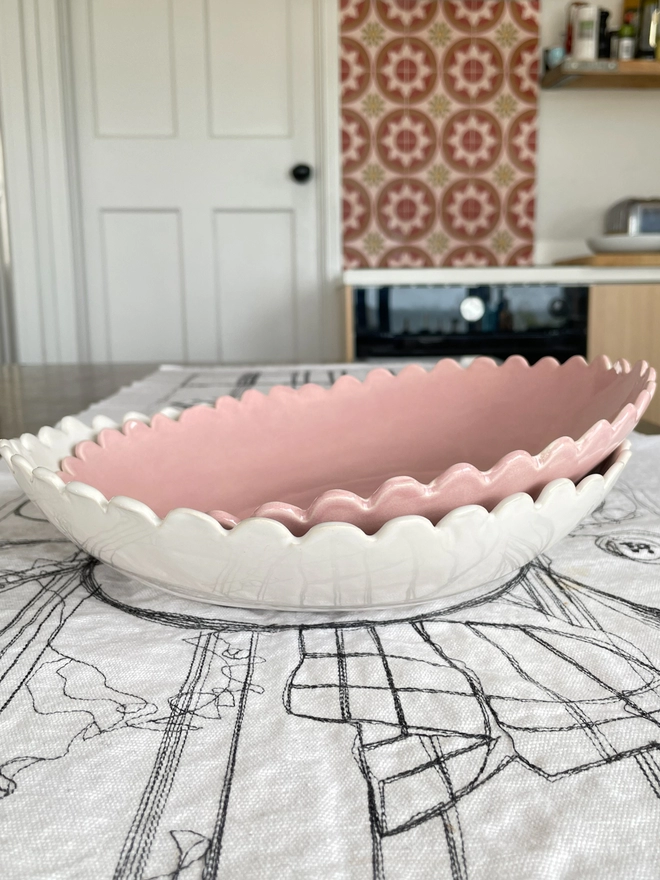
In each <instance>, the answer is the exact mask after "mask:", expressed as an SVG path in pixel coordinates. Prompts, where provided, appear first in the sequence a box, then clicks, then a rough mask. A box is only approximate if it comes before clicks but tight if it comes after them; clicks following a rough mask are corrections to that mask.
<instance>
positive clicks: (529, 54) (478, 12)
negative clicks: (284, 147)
mask: <svg viewBox="0 0 660 880" xmlns="http://www.w3.org/2000/svg"><path fill="white" fill-rule="evenodd" d="M339 2H340V13H341V96H342V97H341V99H342V157H343V175H344V178H343V195H344V205H343V212H344V217H343V229H344V262H345V266H346V268H352V269H354V268H367V267H373V266H380V267H391V268H400V267H415V268H416V267H424V266H489V265H526V264H529V263H530V262H531V260H532V248H533V238H534V198H535V167H536V164H535V160H536V102H537V94H538V54H539V46H538V27H539V15H540V0H520V2H515V0H456V2H454V0H339Z"/></svg>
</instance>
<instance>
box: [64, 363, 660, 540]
mask: <svg viewBox="0 0 660 880" xmlns="http://www.w3.org/2000/svg"><path fill="white" fill-rule="evenodd" d="M521 368H523V369H527V370H533V371H540V370H546V369H548V368H552V369H557V370H561V371H565V372H568V371H570V370H573V369H575V368H579V369H586V370H605V371H607V370H614V371H616V372H617V373H626V374H627V373H630V372H631V371H632V370H636V369H638V370H639V375H640V379H641V378H643V377H644V376H645V375H646V377H647V381H646V385H645V387H644V388H643V390H642V391H641V392H639V394H638V395H637V397H636V399H635V401H634V402H633V401H630V402H628V403H626V404H625V405H624V406H623V407H622V408H621V410H620V411H619V413H618V414H617V416H616V417H615V418H614V419H613V420H612V421H611V422H610V421H608V420H606V419H601V420H599V421H598V422H596V423H595V424H594V425H593V426H592V427H591V428H589V430H588V431H586V432H585V433H584V434H583V435H582V436H581V437H580V438H579V439H578V440H573V439H572V438H571V437H559V438H557V439H556V440H554V441H553V442H552V443H550V444H549V445H548V446H547V447H546V448H545V449H543V450H542V451H541V452H540V453H538V454H537V455H531V454H530V453H528V452H526V451H524V450H516V451H513V452H510V453H508V454H507V455H505V456H504V457H503V458H501V459H500V460H499V461H498V462H497V463H496V464H495V465H494V466H493V467H492V468H490V469H489V470H483V471H482V470H479V469H478V468H476V467H475V466H473V465H471V464H469V463H467V462H463V463H457V464H455V465H453V466H452V467H450V468H449V469H448V470H446V471H444V472H443V473H442V474H440V475H439V476H438V477H436V478H435V479H434V480H433V481H431V482H430V483H420V482H418V481H417V480H415V479H414V478H412V477H407V476H396V477H392V478H390V479H388V480H386V481H384V482H383V483H382V484H381V485H380V486H379V487H378V488H377V489H376V491H375V492H373V493H372V494H371V495H370V496H369V497H367V498H365V497H362V496H360V495H357V494H355V493H353V492H350V491H348V490H344V489H331V490H328V491H326V492H324V493H322V494H321V495H320V496H319V497H318V498H316V499H315V500H314V502H313V503H312V504H311V505H309V506H308V507H307V508H304V509H303V508H300V507H297V506H296V505H293V504H290V503H288V502H281V501H270V502H266V503H264V504H262V505H260V506H259V507H257V508H256V509H255V510H254V511H253V512H252V513H251V514H250V516H249V517H242V518H239V517H237V516H235V515H234V514H232V513H230V512H228V511H224V510H212V511H208V514H209V515H210V516H212V517H213V518H214V519H215V520H216V521H217V522H219V523H220V524H221V525H222V526H223V527H225V528H233V527H235V526H236V525H238V523H239V522H241V521H243V519H246V518H256V517H263V518H268V519H273V520H276V521H278V522H280V523H281V524H282V525H284V526H285V527H286V528H287V529H289V530H290V531H291V532H292V533H293V534H294V535H296V536H298V537H300V536H301V535H303V534H305V533H306V532H307V531H308V530H309V529H310V528H312V527H313V526H315V525H319V524H320V523H323V522H332V521H335V522H336V521H345V522H352V523H355V524H357V525H358V526H359V527H360V528H361V529H362V530H363V531H365V532H366V533H368V534H374V533H375V532H376V531H378V530H379V529H380V528H382V526H383V524H384V523H385V522H386V521H387V520H388V519H390V518H392V517H391V516H390V515H388V512H387V508H388V507H390V505H391V504H392V503H393V502H395V501H398V502H399V504H400V503H401V501H402V500H403V501H404V507H405V509H403V510H401V512H397V513H396V514H395V516H405V515H411V514H417V515H422V516H426V517H427V518H429V519H431V521H432V522H434V523H436V522H438V521H439V520H440V519H442V518H443V517H444V516H445V515H446V514H447V513H448V512H449V511H450V510H452V509H455V507H456V506H464V505H465V504H471V503H476V504H479V505H480V506H484V507H486V508H487V509H493V508H494V507H495V506H496V505H497V504H498V503H499V502H500V501H501V500H502V497H503V495H502V492H501V491H498V487H499V486H501V485H502V484H503V483H504V482H506V480H507V478H508V477H509V475H510V474H511V472H512V470H513V469H514V468H515V470H516V471H517V475H518V478H519V479H527V480H529V481H530V482H535V483H537V485H536V494H538V493H539V492H540V491H541V490H542V488H543V486H544V485H545V484H546V483H547V482H549V480H548V479H545V478H544V475H546V476H547V474H548V473H551V472H552V467H553V463H554V462H556V461H558V460H559V459H561V460H562V463H563V464H564V465H565V464H566V463H567V462H569V463H577V462H578V461H579V459H580V457H581V456H582V455H583V453H584V452H585V450H589V449H592V448H593V447H594V446H595V447H597V448H600V449H603V450H604V453H603V457H606V456H607V455H608V454H609V453H610V452H611V451H612V450H613V449H614V448H616V447H617V446H618V445H619V444H620V443H621V442H622V441H623V440H624V439H625V438H626V437H627V436H628V434H629V433H630V432H631V431H632V430H633V429H634V427H635V425H636V424H637V423H638V422H639V420H640V419H641V417H642V415H643V414H644V412H645V410H646V408H647V407H648V405H649V403H650V401H651V399H652V397H653V394H654V392H655V389H656V371H655V370H654V369H653V368H652V367H650V366H649V365H648V363H647V362H646V361H642V360H640V361H638V362H637V363H636V364H634V365H633V366H631V365H630V363H629V362H628V361H626V360H623V359H622V360H619V361H617V362H615V363H612V362H611V361H610V359H609V358H607V357H606V356H605V355H602V356H601V357H599V358H596V359H594V360H593V361H592V362H591V363H587V362H586V360H585V359H584V358H582V357H581V356H579V355H578V356H575V357H572V358H570V359H569V360H568V361H566V362H565V363H563V364H560V363H559V362H558V361H557V360H556V359H555V358H552V357H545V358H542V359H541V360H539V361H537V362H536V363H535V364H533V365H530V364H529V363H528V362H527V360H526V359H525V358H523V357H521V356H519V355H514V356H512V357H510V358H508V359H507V360H506V361H505V362H504V363H503V364H501V365H500V364H497V363H496V362H495V361H494V360H492V358H476V359H475V360H474V361H473V362H472V363H471V364H470V365H469V366H468V367H461V366H460V364H459V363H457V362H456V361H454V360H450V359H445V360H442V361H439V362H438V363H437V364H436V365H435V366H434V367H433V368H432V370H430V371H427V370H425V369H424V367H422V366H420V365H418V364H410V365H408V366H406V367H404V368H403V369H402V370H401V371H400V372H399V373H398V374H397V375H393V374H392V373H391V372H390V371H389V370H386V369H383V368H376V369H374V370H371V371H370V372H369V373H367V375H366V376H365V378H364V379H362V380H360V379H358V378H357V377H355V376H351V375H345V376H341V377H340V378H339V379H338V380H337V381H336V382H335V383H334V385H332V386H331V387H330V388H323V387H322V386H319V385H315V384H312V383H309V384H307V385H303V386H301V387H300V388H297V389H293V388H290V387H288V386H274V387H273V388H271V389H269V390H268V391H267V392H265V393H264V392H261V391H258V390H256V389H249V390H248V391H246V392H245V394H244V395H243V396H242V398H241V399H240V400H236V399H235V398H232V397H229V396H223V397H220V398H218V399H217V400H216V402H215V405H214V406H210V407H209V405H207V404H197V405H195V406H193V407H189V408H188V409H184V410H182V411H179V412H178V413H176V414H175V413H174V412H173V411H172V410H171V409H169V410H166V411H164V412H162V413H158V414H156V415H155V416H153V418H152V419H147V418H146V417H141V416H139V414H131V418H129V417H125V420H124V425H123V426H122V427H121V428H119V426H117V427H110V426H108V427H105V428H104V429H103V430H102V431H100V432H99V434H98V435H97V437H96V438H95V439H91V440H84V441H82V442H81V443H79V444H78V445H77V446H76V448H75V450H74V454H73V455H72V456H69V457H67V458H65V459H64V460H63V461H62V462H61V471H60V472H59V476H60V477H61V478H62V479H64V480H65V482H70V481H73V480H76V477H75V462H76V460H77V459H81V460H86V459H88V457H89V456H90V455H95V454H98V453H99V452H100V451H101V450H102V449H103V448H107V447H110V446H116V445H117V444H118V443H121V442H123V441H126V440H127V439H128V437H127V425H128V424H129V423H133V425H134V419H135V417H136V416H138V417H139V420H140V425H139V428H140V429H141V430H145V429H147V430H156V431H162V430H168V429H172V428H174V426H175V425H176V424H177V423H181V424H184V425H185V423H186V421H187V420H188V419H189V418H190V415H189V414H190V413H191V411H194V410H198V409H201V408H205V409H209V408H211V409H215V411H217V412H219V413H222V412H223V410H224V411H225V412H226V413H228V412H231V411H233V412H236V411H237V408H238V407H251V406H254V405H261V404H262V403H263V401H264V399H265V398H270V399H271V400H272V401H277V400H278V398H279V397H281V396H286V397H287V398H289V399H292V400H298V401H300V402H301V404H302V403H304V401H305V399H309V396H310V395H314V396H315V397H316V396H318V395H319V394H322V395H327V394H337V393H343V394H345V393H356V392H358V393H359V392H360V391H361V390H363V389H365V388H368V387H369V385H371V384H373V383H375V382H396V381H398V380H400V379H401V378H402V377H410V376H411V374H412V373H417V374H423V375H428V373H435V372H436V371H444V372H447V373H449V372H451V373H454V374H456V373H459V374H460V373H466V372H468V371H470V370H475V369H498V370H502V369H521ZM556 478H557V476H556V475H555V476H552V477H551V479H556ZM507 494H509V493H507ZM459 495H460V496H461V497H466V496H468V497H473V498H475V499H476V500H474V501H461V500H460V498H458V500H456V499H457V497H458V496H459Z"/></svg>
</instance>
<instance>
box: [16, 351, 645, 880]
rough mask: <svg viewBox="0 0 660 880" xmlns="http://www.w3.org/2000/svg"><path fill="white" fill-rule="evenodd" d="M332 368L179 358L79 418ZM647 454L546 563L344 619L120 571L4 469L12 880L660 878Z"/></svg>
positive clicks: (637, 444) (323, 378)
mask: <svg viewBox="0 0 660 880" xmlns="http://www.w3.org/2000/svg"><path fill="white" fill-rule="evenodd" d="M350 369H352V370H355V371H356V372H357V373H361V372H364V368H350ZM341 371H342V370H341V367H337V368H332V367H331V368H327V367H309V368H301V367H299V368H270V369H261V368H254V369H204V370H198V369H192V368H190V369H181V368H165V369H162V370H160V371H159V372H158V373H156V374H154V375H153V376H150V377H149V378H147V379H145V380H144V381H141V382H139V383H137V384H136V385H134V386H132V387H131V388H129V389H125V390H123V391H122V392H120V393H119V394H117V395H116V396H114V397H113V398H111V399H109V400H108V401H106V402H104V403H103V404H101V405H99V406H98V407H95V408H93V410H90V411H89V412H88V413H87V414H86V417H89V416H90V415H91V414H92V412H103V413H106V414H108V415H112V416H117V417H119V416H121V415H122V414H123V413H125V412H126V411H128V410H138V411H142V412H153V411H155V410H157V409H160V408H162V407H164V406H165V405H167V404H170V403H176V404H192V403H195V402H198V401H200V400H207V399H213V398H214V397H215V396H217V394H220V393H232V394H234V395H237V396H238V395H239V394H240V393H241V392H242V390H244V389H246V388H249V387H256V388H264V387H267V386H269V385H272V384H276V383H287V384H293V385H297V384H301V383H303V382H305V381H310V380H311V381H317V382H320V383H322V384H328V383H330V382H332V381H334V379H335V378H336V377H337V376H338V375H339V374H340V372H341ZM634 448H635V454H634V456H633V458H632V461H631V463H630V465H629V467H628V469H627V471H626V472H625V474H624V476H623V478H622V480H621V482H620V483H619V485H618V487H617V488H616V489H615V491H614V493H613V494H612V495H611V496H610V498H609V500H608V501H607V502H606V504H605V505H604V506H603V507H602V508H600V509H599V510H598V511H596V513H595V514H594V515H593V516H592V518H591V519H590V520H589V521H587V522H584V523H583V524H582V525H581V526H580V528H579V529H578V530H577V531H576V532H575V533H574V534H572V535H571V536H569V537H568V538H567V539H566V540H564V541H563V542H562V543H561V544H560V545H559V546H557V547H556V548H555V550H554V551H553V552H552V554H551V557H550V558H540V559H538V560H536V561H535V562H534V563H533V564H532V565H530V566H529V567H528V568H526V569H524V570H522V571H520V572H519V573H517V574H516V575H515V576H513V577H511V578H509V579H508V580H507V581H506V582H503V581H501V582H498V583H496V584H490V585H487V586H485V587H483V588H480V589H478V590H476V591H473V592H472V593H467V594H462V595H459V596H456V597H453V598H452V599H451V600H446V601H444V602H443V603H441V604H435V605H429V606H423V607H422V608H421V609H420V608H415V609H413V610H400V611H398V612H396V613H395V612H392V611H389V612H376V613H373V614H344V615H342V616H340V617H337V616H334V617H328V616H324V615H318V614H307V615H304V616H296V615H294V614H283V613H265V612H263V613H261V612H254V611H251V612H243V611H241V610H238V609H225V608H221V607H212V606H205V605H200V604H196V603H194V602H185V601H182V600H178V599H176V598H173V597H171V596H169V595H167V594H164V593H160V592H157V591H156V590H152V589H149V588H147V587H144V586H141V585H139V584H137V583H132V582H130V581H127V580H126V579H124V578H123V577H121V576H120V575H118V574H115V573H114V572H113V571H112V570H110V569H108V568H107V567H106V566H104V565H100V564H97V563H96V562H95V561H94V560H92V559H90V558H89V557H87V556H85V555H84V554H82V553H80V552H77V551H76V550H75V548H74V547H73V546H72V545H71V544H69V543H68V542H67V541H66V540H64V539H63V538H62V537H61V536H60V535H59V534H58V532H57V531H56V530H55V529H54V528H53V527H52V526H51V525H50V524H49V523H47V522H45V521H44V520H43V518H42V516H41V515H40V513H39V511H38V510H36V509H35V508H34V507H33V506H32V505H31V504H29V503H27V502H26V500H25V498H24V497H21V495H20V492H19V491H18V489H17V487H16V485H15V484H14V482H13V480H12V478H11V477H10V475H9V474H8V472H7V471H6V470H5V469H4V468H3V470H2V471H1V472H0V549H1V560H2V561H1V564H0V592H1V599H0V615H1V620H0V623H1V625H2V629H1V631H0V796H1V797H0V877H2V878H8V880H9V878H12V880H13V878H19V880H23V878H49V880H52V878H67V880H68V878H85V880H92V878H93V880H102V878H115V880H129V878H131V880H133V878H135V880H138V878H142V880H148V878H149V880H154V878H161V880H164V878H171V880H174V878H177V880H193V878H195V880H200V878H203V880H212V878H231V880H234V878H235V880H239V878H241V880H243V878H269V880H271V878H289V877H293V878H329V877H332V878H351V880H352V878H355V880H366V878H371V877H375V878H378V880H397V878H406V880H408V878H411V880H412V878H415V880H418V878H419V880H422V878H424V880H426V878H435V880H438V878H439V880H444V878H452V880H465V878H469V880H497V878H506V880H529V878H539V877H542V878H562V880H564V878H576V880H577V878H580V880H585V878H598V880H605V878H622V880H623V878H625V880H630V878H636V880H641V878H657V877H658V876H659V875H660V866H659V865H660V862H659V857H658V852H659V849H658V846H659V844H658V841H659V840H660V799H659V798H660V578H659V575H660V565H659V564H660V468H659V464H660V437H657V438H656V437H642V436H635V438H634Z"/></svg>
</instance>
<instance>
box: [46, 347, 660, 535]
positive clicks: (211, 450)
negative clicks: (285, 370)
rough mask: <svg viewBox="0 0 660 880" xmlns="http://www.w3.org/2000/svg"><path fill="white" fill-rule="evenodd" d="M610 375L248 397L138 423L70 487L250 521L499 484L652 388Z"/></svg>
mask: <svg viewBox="0 0 660 880" xmlns="http://www.w3.org/2000/svg"><path fill="white" fill-rule="evenodd" d="M608 365H609V362H607V361H606V360H604V359H603V360H601V361H599V362H594V363H592V364H591V365H589V366H587V365H586V364H585V362H584V361H583V360H582V359H581V358H573V359H571V360H570V361H568V362H567V363H565V364H563V365H558V364H557V362H556V361H554V360H553V359H550V358H546V359H544V360H542V361H540V362H538V363H537V364H536V365H535V366H533V367H529V366H528V365H527V363H526V362H525V361H524V359H522V358H518V357H514V358H510V359H509V360H508V361H507V362H506V363H505V364H504V365H502V366H499V367H498V366H496V365H495V363H494V362H493V361H491V360H489V359H486V358H483V359H478V360H477V361H475V362H474V363H473V364H472V365H471V367H470V368H468V369H467V370H465V369H462V368H460V367H458V365H457V364H455V363H454V362H452V361H442V362H440V364H438V366H436V367H435V368H434V369H433V370H431V371H430V372H426V371H424V370H423V369H422V368H421V367H407V368H405V369H404V370H403V371H402V372H401V373H400V374H399V375H398V376H396V377H393V376H392V375H391V374H390V373H389V372H387V371H385V370H374V371H372V372H371V373H370V374H369V375H368V377H367V379H366V380H365V381H364V382H359V381H358V380H357V379H355V378H353V377H350V376H345V377H342V378H341V379H340V380H339V381H338V382H337V383H335V385H334V386H333V387H332V388H331V389H329V390H325V389H322V388H320V387H318V386H314V385H309V386H303V387H302V388H300V389H297V390H293V389H290V388H284V387H279V388H276V389H273V390H272V391H271V392H270V393H269V394H268V395H263V394H261V393H259V392H256V391H248V392H247V393H246V394H244V396H243V398H242V400H241V401H236V400H234V399H233V398H229V397H223V398H220V399H219V400H218V402H217V403H216V406H215V407H204V406H195V407H191V408H190V409H189V410H186V411H184V412H183V413H182V414H181V416H180V418H179V419H178V421H175V420H171V419H169V418H167V417H165V416H162V415H159V416H155V417H154V418H153V419H152V421H151V425H150V426H147V425H145V424H143V423H141V422H139V421H130V420H129V421H128V422H127V423H126V424H125V425H124V427H123V429H122V431H118V430H112V429H107V430H105V431H102V432H101V433H100V434H99V436H98V438H97V441H96V442H95V441H86V442H83V443H81V444H79V446H78V447H77V449H76V455H75V457H71V458H68V459H65V460H64V462H63V463H62V472H61V476H62V477H63V479H64V480H65V481H67V482H69V481H71V480H74V479H75V480H80V481H82V482H85V483H88V484H89V485H92V486H94V487H95V488H97V489H99V490H100V491H101V492H102V493H103V494H104V495H105V496H106V497H107V498H112V497H114V496H117V495H126V496H129V497H131V498H135V499H137V500H139V501H142V502H144V503H145V504H147V505H148V506H149V507H151V509H152V510H154V511H155V512H156V513H157V514H158V515H159V516H161V517H162V516H165V515H166V514H167V513H168V512H169V511H170V510H172V509H174V508H179V507H187V508H193V509H196V510H200V511H204V512H209V511H214V510H224V511H231V512H232V514H234V515H235V516H236V517H237V518H238V519H241V518H244V517H246V516H250V515H251V514H253V513H254V511H255V510H256V509H257V508H259V506H260V505H263V504H266V503H267V502H273V501H278V502H283V503H286V504H290V505H296V506H298V507H301V508H305V507H308V506H309V505H311V504H312V502H313V501H314V500H315V499H316V498H318V496H319V495H321V494H322V493H324V492H326V491H328V490H332V489H344V490H348V491H350V492H353V493H356V494H357V495H359V496H362V497H363V498H366V497H368V496H370V495H371V494H372V493H374V492H375V491H376V490H377V489H378V488H379V487H380V486H381V484H382V483H383V482H384V481H386V480H388V479H390V478H392V477H399V476H407V477H412V478H413V479H414V480H416V481H418V482H420V483H429V482H431V481H432V480H434V479H435V478H436V477H437V476H438V475H439V474H441V473H442V472H443V471H445V470H447V469H448V468H450V467H451V466H453V465H456V464H458V463H461V462H468V463H470V464H471V465H474V466H475V467H476V468H478V469H480V470H482V471H487V470H489V469H490V468H492V467H493V466H494V465H495V464H496V463H497V462H498V461H499V460H500V459H501V458H502V457H503V456H506V455H507V454H508V453H511V452H512V451H515V450H524V451H526V452H528V453H530V454H531V455H537V454H538V453H540V452H542V451H543V450H544V449H545V448H546V447H547V446H548V445H549V444H550V443H552V442H553V441H554V440H556V439H557V438H560V437H563V436H568V437H571V438H572V439H573V440H578V439H579V438H580V437H582V435H583V434H584V433H585V432H587V431H588V430H589V429H590V428H591V427H592V426H593V425H594V424H595V423H596V422H598V421H599V420H601V419H606V420H608V421H612V420H614V419H615V418H616V417H617V415H618V414H619V413H620V411H621V409H622V407H624V406H625V405H626V403H634V401H635V400H636V398H637V396H638V395H639V393H640V392H641V391H642V389H643V388H644V387H645V386H646V384H647V382H648V377H647V376H646V377H645V376H644V375H643V370H642V369H638V368H637V367H638V366H639V365H637V367H635V368H633V369H631V370H629V371H628V372H626V371H622V370H621V368H608ZM644 367H646V365H644ZM608 451H610V450H608ZM601 457H602V456H601ZM596 463H597V460H594V461H592V462H590V463H589V462H585V464H586V469H585V471H584V472H585V473H586V472H587V470H588V469H589V468H590V467H593V466H594V465H595V464H596Z"/></svg>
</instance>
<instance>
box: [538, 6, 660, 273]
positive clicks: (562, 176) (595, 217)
mask: <svg viewBox="0 0 660 880" xmlns="http://www.w3.org/2000/svg"><path fill="white" fill-rule="evenodd" d="M599 5H600V6H604V7H607V8H608V9H611V10H612V12H613V14H612V16H610V22H612V21H614V22H615V23H617V24H618V23H620V20H621V19H620V14H621V6H622V3H621V0H599ZM565 8H566V3H565V2H564V0H542V10H543V12H542V21H541V42H542V44H543V46H549V45H556V44H558V43H559V42H560V33H561V31H562V29H563V23H564V15H565ZM629 196H643V197H647V198H648V197H650V196H660V90H658V91H655V90H652V91H637V90H608V91H591V90H584V91H582V90H576V91H570V90H567V91H563V90H558V91H546V90H543V89H542V90H541V92H540V96H539V140H538V200H537V224H536V252H535V257H536V262H537V263H551V262H553V261H554V260H558V259H561V258H563V257H571V256H578V255H580V254H585V253H588V248H587V246H586V244H585V238H588V237H590V236H592V235H594V234H598V233H600V232H602V224H603V215H604V213H605V211H606V209H607V208H608V207H609V206H610V205H611V204H612V203H613V202H615V201H617V200H619V199H622V198H626V197H629Z"/></svg>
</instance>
